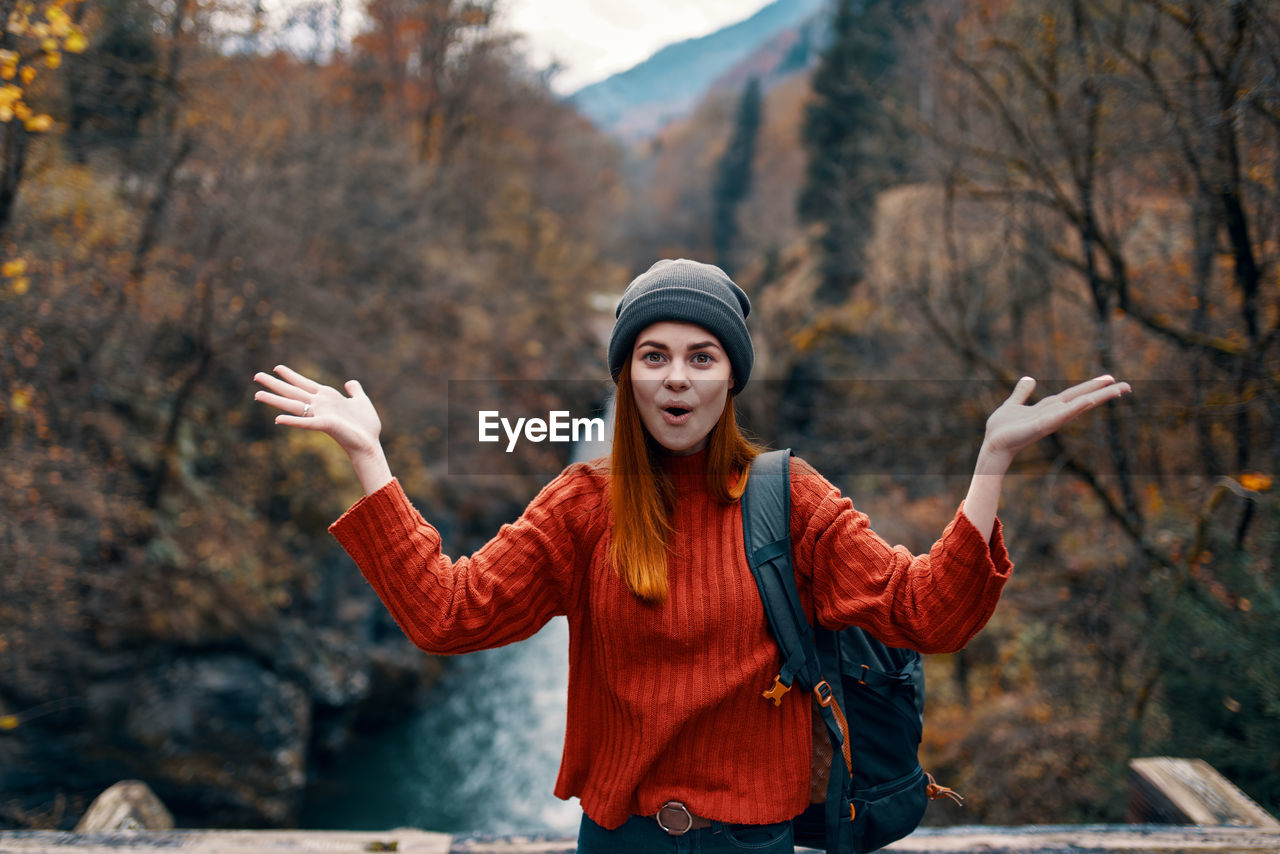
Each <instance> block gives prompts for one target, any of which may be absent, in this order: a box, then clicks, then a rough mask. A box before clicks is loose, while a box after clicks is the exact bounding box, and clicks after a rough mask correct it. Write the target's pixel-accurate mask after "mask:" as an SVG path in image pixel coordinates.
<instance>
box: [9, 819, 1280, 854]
mask: <svg viewBox="0 0 1280 854" xmlns="http://www.w3.org/2000/svg"><path fill="white" fill-rule="evenodd" d="M574 847H575V846H574V842H573V840H572V839H548V838H542V837H528V836H524V837H515V836H509V837H501V838H485V837H479V836H459V837H455V836H451V835H449V834H444V833H428V832H426V831H421V830H409V829H401V830H386V831H368V832H365V831H319V830H316V831H308V830H168V831H124V832H115V833H65V832H60V831H31V830H9V831H0V852H2V854H10V852H12V854H35V852H41V854H65V852H68V851H76V852H93V854H115V852H120V851H162V850H164V851H168V850H173V851H182V852H191V854H256V852H261V854H274V852H282V854H284V852H301V853H302V854H307V852H317V854H318V852H329V853H330V854H348V852H349V854H359V853H360V852H367V851H396V852H401V854H573V851H574ZM801 850H807V849H801ZM885 850H886V851H889V852H900V854H951V852H959V851H982V852H984V854H1085V852H1087V854H1113V852H1114V853H1115V854H1276V852H1280V831H1277V830H1269V829H1262V828H1241V827H1199V826H1187V827H1174V826H1170V825H1055V826H1029V827H980V826H971V827H947V828H922V829H920V830H918V831H916V832H915V833H913V834H912V835H911V836H908V837H907V838H906V839H903V840H901V841H899V842H895V843H894V844H893V845H890V846H889V847H888V848H887V849H885Z"/></svg>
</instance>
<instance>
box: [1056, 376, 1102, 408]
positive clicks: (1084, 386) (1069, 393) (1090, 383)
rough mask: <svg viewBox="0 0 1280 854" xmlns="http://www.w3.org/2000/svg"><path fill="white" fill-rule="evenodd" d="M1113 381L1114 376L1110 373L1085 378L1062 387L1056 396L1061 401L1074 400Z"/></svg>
mask: <svg viewBox="0 0 1280 854" xmlns="http://www.w3.org/2000/svg"><path fill="white" fill-rule="evenodd" d="M1114 382H1115V378H1114V377H1112V376H1111V375H1110V374H1103V375H1102V376H1100V377H1094V378H1093V379H1091V380H1085V381H1084V382H1082V383H1078V384H1076V385H1073V386H1072V387H1071V388H1068V389H1064V390H1063V391H1060V392H1058V397H1059V398H1060V399H1062V400H1063V401H1066V402H1070V401H1072V400H1075V399H1076V398H1077V397H1080V396H1081V395H1086V394H1092V393H1093V392H1095V391H1097V390H1098V389H1101V388H1106V387H1107V386H1109V385H1111V384H1113V383H1114Z"/></svg>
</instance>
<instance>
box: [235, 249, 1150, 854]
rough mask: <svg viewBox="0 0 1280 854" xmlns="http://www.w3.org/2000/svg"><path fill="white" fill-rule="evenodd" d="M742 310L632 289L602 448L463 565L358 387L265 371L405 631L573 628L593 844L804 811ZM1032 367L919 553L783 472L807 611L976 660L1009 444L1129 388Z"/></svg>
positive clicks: (472, 635)
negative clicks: (761, 533) (317, 455)
mask: <svg viewBox="0 0 1280 854" xmlns="http://www.w3.org/2000/svg"><path fill="white" fill-rule="evenodd" d="M750 308H751V306H750V302H749V300H748V299H747V296H746V294H745V293H743V291H742V290H741V289H740V288H739V287H738V286H737V285H736V284H734V282H733V281H732V280H730V278H729V277H728V276H727V275H725V273H724V272H723V271H722V270H720V269H719V268H718V267H713V266H710V265H706V264H699V263H697V262H693V261H686V260H679V261H660V262H658V263H657V264H655V265H654V266H653V267H652V268H651V269H650V270H648V271H647V272H646V273H644V274H643V275H641V276H639V277H638V278H636V279H635V280H634V281H633V282H632V283H631V284H630V285H629V286H628V288H627V290H626V292H625V293H624V295H623V297H622V300H621V301H620V303H619V305H618V309H617V312H616V315H617V322H616V324H615V326H614V330H613V333H612V336H611V339H610V342H609V352H608V360H609V369H610V374H611V375H612V377H613V379H614V380H615V381H616V382H617V384H618V393H617V398H616V415H615V421H616V426H615V430H614V441H613V447H612V451H611V456H610V457H609V458H607V459H606V458H602V459H599V460H595V461H592V462H590V463H577V464H574V465H571V466H569V467H568V468H567V469H565V471H564V472H562V473H561V474H560V475H559V476H558V477H556V478H555V479H554V480H553V481H552V482H551V483H550V484H548V485H547V486H546V487H545V488H544V489H543V490H542V491H541V492H540V493H539V494H538V495H537V497H535V498H534V499H533V501H532V502H531V503H530V504H529V506H528V508H527V509H526V510H525V512H524V514H523V515H522V516H521V517H520V519H519V520H517V521H516V522H515V523H514V524H510V525H504V526H503V527H502V529H501V530H500V531H499V533H498V535H497V536H496V537H494V539H492V540H491V541H490V542H489V543H487V544H486V545H485V546H484V547H483V548H481V549H480V550H479V551H478V552H476V553H475V554H474V555H472V556H471V557H469V558H459V559H457V560H452V559H450V558H448V557H446V556H445V555H443V554H442V553H441V550H440V536H439V534H438V533H437V532H436V530H435V529H434V528H432V527H431V526H430V525H429V524H428V523H427V522H425V521H424V520H423V519H422V517H421V516H420V515H419V514H418V513H417V512H416V511H415V510H414V509H413V507H412V506H411V505H410V503H409V500H408V499H407V498H406V497H405V494H404V492H403V491H402V490H401V489H400V486H399V484H398V482H397V481H395V480H394V479H393V478H392V475H391V471H390V469H389V468H388V466H387V462H386V459H385V457H384V456H383V453H382V448H381V446H380V444H379V441H378V435H379V431H380V422H379V419H378V416H377V414H376V412H375V411H374V408H373V406H372V404H371V403H370V402H369V399H368V398H367V397H366V396H365V394H364V393H363V391H362V390H361V388H360V385H359V383H357V382H355V381H354V380H353V381H351V382H348V383H347V384H346V387H345V388H346V392H347V393H346V394H343V393H341V392H339V391H337V390H336V389H333V388H330V387H327V386H323V385H321V384H319V383H317V382H315V381H313V380H310V379H308V378H306V377H304V376H301V375H300V374H298V373H296V372H294V371H292V370H290V369H288V368H287V367H284V366H280V367H278V368H276V372H277V373H278V374H279V377H272V376H270V375H267V374H258V375H257V376H256V377H255V380H256V381H257V382H259V383H260V384H261V385H263V386H264V387H265V389H266V390H264V391H259V392H258V393H257V395H256V397H257V399H259V400H261V401H263V402H265V403H267V404H269V405H271V406H274V407H275V408H277V409H279V410H281V412H282V414H280V415H278V416H277V417H276V421H277V423H280V424H285V425H289V426H294V427H300V428H303V429H309V430H319V431H321V432H324V433H327V434H329V435H330V436H332V437H333V438H334V439H335V440H336V441H337V442H338V443H339V444H340V445H341V446H342V447H343V449H345V450H346V451H347V453H348V455H349V456H350V458H351V462H352V465H353V466H354V467H355V471H356V474H357V476H358V477H359V480H360V483H361V485H362V486H363V487H364V491H365V497H364V498H363V499H361V500H360V501H359V502H357V503H356V504H355V505H354V506H353V507H352V508H351V509H350V510H348V511H347V512H346V513H345V514H344V515H343V516H342V518H341V519H339V520H338V521H337V522H335V523H334V525H333V526H332V527H331V529H330V530H331V531H332V532H333V534H334V535H335V536H336V537H337V539H338V540H339V542H341V543H342V545H343V547H344V548H345V549H346V550H347V551H348V553H350V554H351V556H352V557H353V558H354V559H355V561H356V563H357V564H358V565H359V566H360V569H361V571H362V572H363V573H364V575H365V577H366V578H367V579H368V580H369V583H370V584H371V585H372V586H373V588H374V589H375V590H376V591H377V592H378V595H379V596H380V597H381V598H382V600H383V602H384V603H385V604H386V606H387V608H388V609H389V610H390V611H391V613H392V614H393V615H394V616H395V618H396V621H397V622H398V623H399V625H400V626H401V628H403V629H404V631H405V633H406V634H407V635H408V636H409V637H410V638H411V639H412V640H413V641H414V643H416V644H417V645H418V646H420V647H421V648H423V649H424V650H427V651H429V652H434V653H440V654H452V653H462V652H469V651H473V650H478V649H484V648H488V647H494V646H499V645H502V644H505V643H510V642H512V641H517V640H521V639H523V638H526V637H529V636H530V635H532V634H533V633H534V632H536V631H537V630H538V629H539V628H540V627H541V626H542V625H543V624H545V623H546V621H547V620H549V619H550V618H551V617H552V616H555V615H566V616H567V617H568V620H569V667H570V671H569V672H570V676H569V703H568V720H567V730H566V734H565V745H564V754H563V759H562V763H561V768H560V775H559V779H558V781H557V783H556V789H555V791H556V795H557V796H559V797H561V798H569V797H574V796H576V797H578V798H579V799H580V800H581V804H582V808H583V812H584V815H583V820H582V829H581V833H580V835H579V843H578V845H579V851H580V852H583V854H587V853H588V852H590V854H594V852H605V851H608V852H644V854H650V853H651V852H660V851H677V850H678V851H704V852H718V851H736V850H743V849H748V850H754V851H768V852H774V851H791V850H793V847H794V846H793V843H792V840H791V831H790V825H789V819H790V818H792V817H793V816H795V815H797V814H798V813H800V812H801V811H803V809H804V808H805V807H806V806H807V805H808V800H809V798H808V794H809V755H810V746H811V742H810V738H811V727H810V701H809V698H808V696H807V695H806V694H805V693H804V692H799V691H797V692H793V693H792V694H789V695H788V696H787V697H785V698H784V701H783V703H782V704H781V705H780V706H778V707H776V708H775V706H774V704H773V703H771V702H768V701H765V700H763V699H762V698H761V692H762V690H763V689H765V688H767V687H768V686H769V685H770V684H771V683H772V677H773V675H774V674H775V673H777V669H778V661H777V655H778V653H777V647H776V645H775V644H774V643H773V641H772V639H771V637H770V635H769V631H768V628H767V625H766V622H765V617H764V613H763V609H762V606H761V604H760V597H759V593H758V591H757V588H756V585H755V582H754V580H753V578H752V575H751V572H750V569H749V567H748V565H747V561H746V557H745V555H744V554H743V545H742V529H741V518H740V515H739V508H738V505H737V503H736V499H737V498H738V497H739V496H740V495H741V491H742V487H743V485H744V483H745V477H744V474H745V471H746V469H747V468H748V467H749V465H750V462H751V460H752V458H753V457H754V456H755V455H756V454H757V453H758V452H759V449H758V448H757V447H756V446H754V445H753V444H752V443H750V442H749V441H747V440H746V439H745V438H744V437H743V436H742V434H741V433H740V432H739V430H738V427H737V424H736V422H735V420H734V399H735V397H736V396H737V395H738V394H739V393H741V391H742V390H743V388H744V387H745V386H746V384H747V381H748V379H749V378H750V376H751V368H752V362H753V353H754V351H753V349H752V345H751V338H750V334H749V333H748V331H747V326H746V317H747V315H748V314H749V312H750ZM1033 387H1034V381H1033V380H1031V379H1030V378H1023V379H1022V380H1021V381H1019V383H1018V385H1017V387H1016V388H1015V389H1014V391H1013V394H1012V395H1011V396H1010V398H1009V399H1008V400H1007V401H1005V403H1004V404H1003V405H1001V406H1000V407H999V408H998V409H997V410H996V411H995V412H994V413H993V414H992V415H991V417H990V418H989V420H988V422H987V431H986V436H985V438H984V440H983V444H982V448H981V450H980V451H979V454H978V462H977V467H976V472H975V475H974V478H973V481H972V483H971V485H970V487H969V492H968V495H967V496H966V498H965V500H964V503H963V504H962V505H961V507H960V509H958V510H957V512H956V516H955V518H954V519H953V521H952V522H951V523H950V524H949V525H948V526H947V528H946V530H945V531H944V532H943V534H942V537H941V538H940V539H939V540H938V542H937V543H936V544H935V545H934V547H933V548H932V549H931V551H930V552H929V553H928V554H926V555H921V556H913V555H911V554H910V553H909V552H907V551H906V550H905V549H903V548H901V547H890V546H889V545H888V544H886V543H885V542H884V541H883V540H882V539H880V538H879V537H878V536H876V535H875V534H874V533H873V532H872V531H871V530H870V528H869V527H868V523H867V517H866V516H865V515H863V514H861V513H859V512H857V511H856V510H855V509H854V508H853V506H852V504H851V503H850V502H849V501H848V499H846V498H843V497H842V496H841V495H840V493H839V491H838V490H837V489H836V488H835V487H834V486H832V485H831V484H830V483H829V482H827V481H826V479H825V478H823V477H822V476H821V475H820V474H818V472H817V471H815V470H814V469H813V468H812V467H810V466H809V465H808V464H807V463H805V462H804V461H803V460H801V459H799V458H793V459H792V463H791V465H792V470H791V483H792V519H791V540H792V544H793V546H792V550H793V562H794V564H795V569H796V575H797V582H798V587H799V589H800V593H801V599H802V602H803V604H804V606H805V608H806V611H807V612H808V614H809V617H810V619H811V620H816V621H818V622H820V623H821V624H823V625H826V626H828V627H831V628H840V627H844V626H848V625H854V624H856V625H860V626H862V627H864V628H866V629H867V630H869V631H870V632H871V633H872V634H873V635H875V636H876V637H878V638H879V639H880V640H882V641H883V642H885V643H887V644H890V645H893V646H907V647H912V648H915V649H918V650H921V651H923V652H946V651H953V650H957V649H960V648H962V647H963V646H964V645H965V644H966V643H968V641H969V640H970V639H971V638H972V637H973V636H974V635H975V634H976V633H977V632H978V631H979V629H981V628H982V626H983V625H984V624H985V623H986V621H987V619H988V618H989V617H990V616H991V613H992V611H993V610H994V609H995V606H996V602H997V600H998V599H999V596H1000V591H1001V589H1002V588H1003V585H1004V583H1005V581H1006V579H1007V578H1008V576H1009V572H1010V571H1011V569H1012V564H1011V563H1010V561H1009V557H1008V554H1007V553H1006V551H1005V549H1004V544H1003V540H1002V537H1001V532H1000V526H999V524H998V523H997V521H996V504H997V501H998V499H999V494H1000V488H1001V479H1002V476H1003V474H1004V472H1005V471H1006V470H1007V469H1008V467H1009V464H1010V462H1011V461H1012V460H1013V458H1014V455H1015V454H1017V453H1018V451H1019V450H1021V449H1022V448H1024V447H1026V446H1027V445H1028V444H1030V443H1032V442H1034V441H1035V440H1036V439H1038V438H1041V437H1043V436H1045V435H1047V434H1049V433H1051V432H1052V431H1054V430H1056V429H1057V428H1058V427H1060V426H1061V425H1062V424H1064V423H1066V422H1067V421H1069V420H1071V419H1072V418H1074V417H1076V416H1077V415H1079V414H1080V413H1081V412H1084V411H1085V410H1087V409H1089V408H1091V407H1093V406H1096V405H1098V404H1100V403H1103V402H1105V401H1107V400H1111V399H1113V398H1116V397H1118V396H1120V395H1121V394H1123V393H1124V392H1126V391H1128V390H1129V389H1128V386H1127V385H1126V384H1124V383H1117V382H1114V381H1113V380H1112V379H1111V378H1110V377H1099V378H1097V379H1094V380H1090V381H1088V382H1085V383H1081V384H1080V385H1077V386H1074V387H1073V388H1070V389H1068V390H1066V391H1064V392H1062V393H1061V394H1059V395H1056V396H1053V397H1049V398H1046V399H1045V400H1042V401H1040V402H1039V403H1037V404H1035V405H1034V406H1026V405H1024V403H1025V401H1026V400H1027V398H1028V397H1029V395H1030V393H1031V390H1032V388H1033Z"/></svg>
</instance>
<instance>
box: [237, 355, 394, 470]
mask: <svg viewBox="0 0 1280 854" xmlns="http://www.w3.org/2000/svg"><path fill="white" fill-rule="evenodd" d="M275 372H276V373H277V374H279V377H274V376H272V375H271V374H268V373H265V372H259V373H257V374H254V376H253V379H254V382H256V383H258V384H259V385H261V386H262V387H263V389H265V390H260V391H258V392H257V393H255V394H254V396H253V397H254V400H258V401H261V402H262V403H265V404H267V405H268V406H273V407H275V408H276V409H279V410H280V412H281V414H280V415H277V416H276V423H277V424H285V425H288V426H290V427H301V428H302V429H303V430H318V431H320V432H321V433H327V434H328V435H330V436H332V437H333V439H334V441H336V442H337V443H338V444H339V445H341V446H342V449H343V450H345V451H346V452H347V454H348V455H349V456H351V457H352V458H353V459H355V458H356V457H360V456H371V455H375V454H380V452H381V447H382V446H381V444H380V443H379V441H378V437H379V435H380V434H381V433H382V422H381V420H379V418H378V413H377V411H376V410H374V408H373V403H372V402H371V401H370V400H369V398H368V397H367V396H366V395H365V393H364V389H362V388H361V387H360V383H358V382H356V381H355V380H350V381H349V382H347V383H346V384H345V385H344V386H343V388H345V389H346V390H347V393H346V394H343V393H342V392H340V391H338V390H337V389H336V388H332V387H330V386H327V385H321V384H320V383H318V382H316V381H315V380H312V379H309V378H307V377H304V376H303V375H302V374H300V373H298V372H297V371H295V370H293V369H292V368H289V367H288V366H286V365H276V367H275Z"/></svg>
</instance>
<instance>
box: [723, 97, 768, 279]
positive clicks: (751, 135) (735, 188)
mask: <svg viewBox="0 0 1280 854" xmlns="http://www.w3.org/2000/svg"><path fill="white" fill-rule="evenodd" d="M759 130H760V81H759V80H758V79H756V78H755V77H752V78H751V79H750V80H749V81H748V82H747V85H746V87H745V88H744V89H743V91H742V98H741V99H740V100H739V101H738V116H737V120H736V121H735V123H734V127H733V136H732V137H731V138H730V139H729V147H728V148H726V149H725V152H724V155H723V156H721V158H720V162H719V163H718V164H717V166H716V180H715V185H714V187H713V188H712V195H711V205H712V220H711V228H712V235H711V239H712V244H713V246H714V247H715V257H716V264H718V265H719V266H720V267H721V268H722V269H723V270H725V271H726V272H728V273H729V274H730V275H732V274H733V270H732V269H731V267H732V265H733V260H732V259H733V248H734V243H735V242H736V241H737V239H738V208H739V207H740V206H741V205H742V201H743V200H744V199H745V198H746V197H747V195H748V193H750V192H751V162H752V160H754V159H755V152H756V137H757V135H758V133H759Z"/></svg>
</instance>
